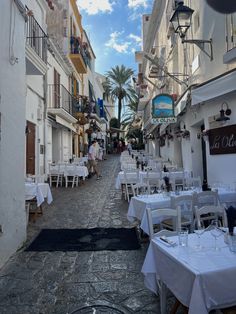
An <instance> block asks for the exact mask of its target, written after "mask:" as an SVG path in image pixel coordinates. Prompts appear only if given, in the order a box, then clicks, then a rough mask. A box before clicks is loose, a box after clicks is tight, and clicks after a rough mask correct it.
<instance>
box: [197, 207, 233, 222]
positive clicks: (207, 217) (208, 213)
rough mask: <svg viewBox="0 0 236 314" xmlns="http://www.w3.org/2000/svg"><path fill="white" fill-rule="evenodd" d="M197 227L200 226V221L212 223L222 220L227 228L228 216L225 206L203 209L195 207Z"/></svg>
mask: <svg viewBox="0 0 236 314" xmlns="http://www.w3.org/2000/svg"><path fill="white" fill-rule="evenodd" d="M195 217H196V226H199V225H200V221H203V222H204V221H208V222H210V221H211V220H213V219H218V218H221V219H222V224H223V227H227V225H228V223H227V215H226V212H225V208H224V207H223V206H219V205H218V206H215V205H206V206H202V207H200V208H199V207H197V206H195Z"/></svg>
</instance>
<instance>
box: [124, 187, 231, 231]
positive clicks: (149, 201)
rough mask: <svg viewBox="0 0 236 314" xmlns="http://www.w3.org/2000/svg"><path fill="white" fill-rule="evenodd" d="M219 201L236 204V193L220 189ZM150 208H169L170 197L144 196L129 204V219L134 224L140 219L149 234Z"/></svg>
mask: <svg viewBox="0 0 236 314" xmlns="http://www.w3.org/2000/svg"><path fill="white" fill-rule="evenodd" d="M192 193H193V191H191V190H190V191H181V192H180V195H191V194H192ZM171 195H173V196H175V193H174V192H171ZM218 195H219V201H220V203H221V204H223V203H228V202H229V201H230V202H232V203H233V202H236V192H234V191H226V190H223V189H220V190H219V191H218ZM147 207H149V208H151V209H156V208H167V207H170V196H166V195H165V194H163V193H161V194H152V195H142V196H135V197H132V198H131V200H130V203H129V208H128V213H127V219H128V220H129V221H130V222H133V221H134V220H135V219H138V220H139V221H140V222H141V224H140V228H141V229H142V230H143V231H144V232H145V233H147V234H149V231H148V221H147V217H146V208H147ZM160 222H161V219H159V220H158V221H155V223H156V224H157V223H160Z"/></svg>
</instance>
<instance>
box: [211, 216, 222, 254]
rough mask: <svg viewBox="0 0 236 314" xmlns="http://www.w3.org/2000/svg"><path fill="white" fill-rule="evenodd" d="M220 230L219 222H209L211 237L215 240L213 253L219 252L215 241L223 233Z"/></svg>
mask: <svg viewBox="0 0 236 314" xmlns="http://www.w3.org/2000/svg"><path fill="white" fill-rule="evenodd" d="M220 228H221V223H220V221H219V220H218V219H214V220H212V222H211V235H212V236H213V237H214V238H215V247H214V250H215V251H219V250H220V248H219V247H218V246H217V242H216V239H217V238H219V237H220V236H221V235H222V234H223V232H222V230H221V229H220Z"/></svg>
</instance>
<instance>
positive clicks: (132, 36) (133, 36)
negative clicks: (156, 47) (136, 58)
mask: <svg viewBox="0 0 236 314" xmlns="http://www.w3.org/2000/svg"><path fill="white" fill-rule="evenodd" d="M128 37H129V38H130V39H133V40H134V41H135V42H136V43H137V44H141V42H142V38H141V37H139V36H137V35H134V34H129V36H128Z"/></svg>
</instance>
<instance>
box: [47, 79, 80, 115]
mask: <svg viewBox="0 0 236 314" xmlns="http://www.w3.org/2000/svg"><path fill="white" fill-rule="evenodd" d="M48 95H49V102H48V108H55V109H57V108H58V109H64V110H65V111H66V112H68V113H69V114H70V115H73V108H74V103H75V98H74V97H73V96H72V95H71V94H70V93H69V91H68V90H67V89H66V88H65V87H64V86H63V85H61V84H50V85H49V86H48Z"/></svg>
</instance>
